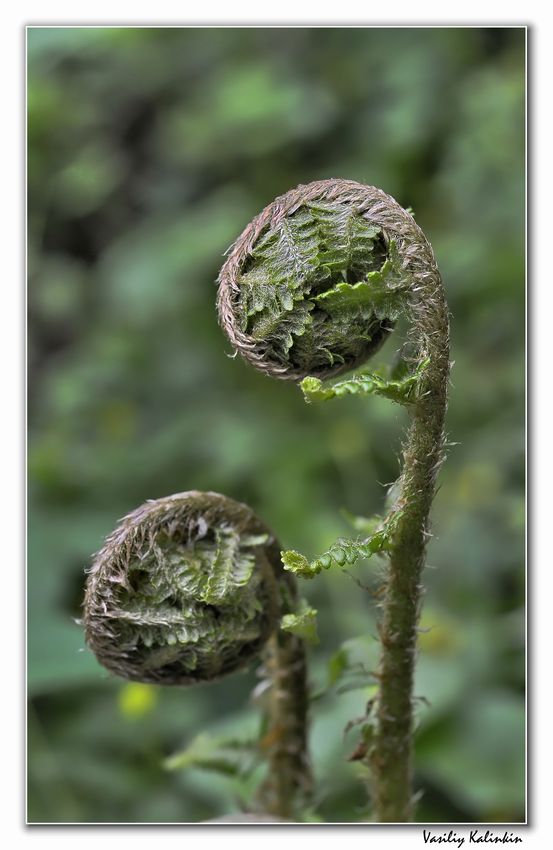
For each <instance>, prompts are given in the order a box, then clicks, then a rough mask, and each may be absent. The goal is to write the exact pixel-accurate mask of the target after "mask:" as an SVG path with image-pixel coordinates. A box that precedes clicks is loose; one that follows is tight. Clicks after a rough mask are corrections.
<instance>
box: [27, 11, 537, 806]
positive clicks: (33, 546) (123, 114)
mask: <svg viewBox="0 0 553 850" xmlns="http://www.w3.org/2000/svg"><path fill="white" fill-rule="evenodd" d="M28 46H29V76H28V108H29V123H28V143H29V151H28V177H29V289H28V300H29V375H30V382H29V420H30V434H29V559H28V588H29V590H28V609H29V632H28V680H29V698H30V708H29V745H28V753H29V819H30V820H31V821H34V822H36V821H46V822H53V821H57V822H70V821H74V822H83V821H86V822H102V821H103V822H105V821H110V822H111V821H113V822H136V821H140V822H149V821H167V822H178V821H197V820H201V819H203V818H209V817H214V816H216V815H218V814H221V813H224V812H225V811H229V810H232V809H233V808H236V806H237V805H239V800H240V798H244V797H246V798H247V795H248V793H249V790H250V788H251V783H252V781H253V780H251V779H248V778H247V777H246V778H244V777H240V776H239V777H237V778H234V779H232V778H224V777H219V776H217V775H215V776H214V775H212V774H209V773H206V772H205V771H202V770H199V769H195V768H191V769H189V770H186V771H184V770H181V771H173V772H168V771H167V770H165V769H164V766H163V762H164V759H165V758H166V757H167V756H170V755H172V754H173V753H175V752H176V751H178V750H180V749H182V748H183V747H184V746H186V745H188V744H190V743H191V742H192V741H193V739H194V738H195V737H196V735H198V733H205V734H206V735H208V736H209V737H217V736H220V735H222V734H230V735H237V736H243V737H244V736H246V737H247V736H251V735H252V734H255V730H256V724H257V717H258V712H257V709H256V708H255V706H253V705H252V704H251V702H249V701H248V695H249V693H250V691H251V688H252V686H253V685H254V683H255V681H256V679H255V671H253V670H252V671H251V672H250V673H249V674H242V675H236V676H234V677H231V678H229V679H228V680H226V681H223V682H220V683H216V684H213V685H209V686H203V687H201V688H197V689H188V690H186V691H183V690H179V689H176V690H173V689H159V688H150V687H149V686H142V685H129V684H125V683H124V682H122V681H116V680H115V679H110V678H108V677H106V676H105V675H104V673H103V671H102V669H101V668H100V667H99V665H98V664H97V662H96V661H95V660H94V658H93V656H92V655H91V654H90V652H88V651H84V652H80V651H79V650H80V649H82V647H83V638H82V631H81V629H80V628H79V627H78V626H77V625H76V624H75V622H74V618H78V617H79V616H80V605H81V602H82V596H83V583H84V573H83V571H84V569H85V567H87V566H88V564H89V563H90V555H91V553H92V552H94V551H96V550H98V549H99V548H100V546H101V543H102V540H103V537H104V536H105V534H107V533H108V532H109V531H110V530H111V529H112V528H113V527H114V525H115V523H116V520H117V519H118V518H119V517H121V516H122V515H124V514H125V513H127V512H128V511H129V510H131V509H132V508H134V507H136V506H137V505H139V504H140V503H142V502H143V501H145V500H146V499H148V498H157V497H160V496H164V495H168V494H170V493H173V492H178V491H182V490H188V489H193V488H196V489H206V490H207V489H212V490H218V491H220V492H223V493H226V494H227V495H229V496H231V497H232V498H235V499H239V500H241V501H246V502H248V503H249V504H250V505H252V507H253V508H254V509H255V510H256V512H257V513H259V515H260V516H261V517H263V519H264V520H265V521H266V522H267V523H268V524H269V525H271V526H272V527H274V528H275V529H277V530H278V533H279V536H280V537H281V540H282V543H283V545H284V546H285V547H286V548H288V547H294V548H298V549H300V550H301V551H305V552H306V553H311V554H312V556H315V555H316V554H318V553H319V552H321V551H323V550H324V549H325V548H326V547H327V546H328V545H330V544H331V543H332V542H333V540H334V539H335V538H336V537H337V536H340V535H342V534H344V533H348V526H347V523H346V520H345V519H344V516H343V513H341V511H342V509H345V510H347V511H349V512H351V513H353V514H370V513H372V512H374V511H379V510H381V508H382V502H383V499H384V496H385V488H384V486H383V485H385V484H386V483H389V482H391V481H393V480H394V478H395V477H396V475H397V469H398V452H399V447H400V441H401V432H402V428H403V427H404V424H405V419H404V415H403V413H402V412H401V410H400V409H399V408H398V407H397V406H396V405H393V404H392V403H391V402H389V401H387V400H385V399H382V398H377V397H375V398H371V399H368V400H362V399H356V398H351V399H343V400H340V401H339V402H332V403H328V404H325V405H320V406H319V405H306V404H305V403H304V401H303V398H302V395H301V392H300V391H299V390H298V389H296V388H294V387H293V386H291V385H288V384H285V383H279V382H276V381H271V380H270V379H268V378H266V377H264V376H262V375H259V374H257V373H255V372H254V371H253V370H252V369H250V368H248V367H247V366H246V365H245V364H244V363H242V362H241V361H240V360H239V359H232V358H229V357H228V356H227V355H228V354H229V353H230V352H229V346H228V344H227V343H226V340H225V339H224V337H223V334H222V332H221V331H220V330H219V328H218V326H217V323H216V316H215V309H214V300H215V285H214V281H215V278H216V275H217V272H218V269H219V267H220V265H221V263H222V260H223V254H224V252H225V250H226V249H227V247H228V246H229V245H230V243H231V242H232V241H233V239H234V238H235V237H236V236H237V235H238V234H239V233H240V231H241V230H242V228H243V227H244V226H245V224H246V223H247V222H248V221H249V219H250V218H251V217H252V216H253V215H254V214H255V213H257V212H258V211H259V210H260V209H261V208H262V207H263V206H264V205H265V204H266V203H268V202H269V201H270V200H272V199H273V197H275V196H276V195H278V194H281V193H282V192H284V191H286V190H288V189H289V188H292V187H293V186H295V185H297V184H298V183H302V182H303V183H305V182H309V181H311V180H315V179H320V178H325V177H331V176H334V177H347V178H350V179H354V180H359V181H362V182H366V183H370V184H373V185H376V186H380V187H381V188H383V189H384V190H385V191H387V192H389V193H390V194H392V195H393V196H394V197H395V198H396V199H397V200H398V201H399V202H400V203H402V204H403V205H404V206H411V207H413V208H414V210H415V213H416V217H417V221H418V222H419V224H420V225H421V226H422V228H423V229H424V230H425V232H426V233H427V235H428V236H429V238H430V240H431V241H432V244H433V246H434V250H435V253H436V256H437V259H438V262H439V265H440V268H441V270H442V273H443V277H444V280H445V284H446V288H447V294H448V299H449V304H450V308H451V312H452V316H453V318H452V359H453V360H454V361H455V366H454V369H453V374H452V387H451V401H450V410H449V415H448V433H449V437H450V440H451V441H452V442H453V443H454V444H455V445H454V446H452V447H451V449H450V451H449V459H448V461H447V464H446V466H445V467H444V469H443V471H442V473H441V476H440V483H441V487H440V490H439V493H438V496H437V499H436V502H435V509H434V512H433V530H434V533H435V535H436V536H435V538H434V539H433V541H432V543H431V545H430V548H429V567H428V569H427V570H426V571H425V577H424V578H425V583H426V587H427V593H426V599H425V611H424V615H423V626H424V627H425V628H428V629H429V631H426V632H424V633H423V634H422V635H421V641H420V658H419V664H418V674H417V684H416V692H417V695H419V696H421V697H424V698H425V700H428V703H429V704H428V705H427V703H426V702H425V701H422V700H421V702H420V710H419V712H418V718H419V731H418V736H417V761H416V764H417V775H416V784H417V788H419V789H421V790H422V791H423V796H422V799H421V801H420V804H419V808H418V817H419V819H420V820H421V821H427V822H428V821H438V822H439V821H441V822H451V821H456V822H506V821H507V822H513V821H515V822H516V821H521V820H523V819H524V798H525V789H524V475H525V466H524V309H525V301H524V250H525V246H524V49H525V33H524V30H523V29H520V28H519V29H517V28H514V29H513V28H511V29H509V28H505V29H501V28H490V29H484V28H477V29H470V28H436V29H424V28H421V29H418V28H406V29H377V28H375V29H372V28H366V29H347V28H345V29H333V28H329V29H325V28H298V29H270V28H268V29H263V28H247V29H240V28H237V29H217V28H215V29H186V28H174V29H171V28H167V29H163V28H162V29H149V28H143V29H140V28H139V29H133V28H121V29H117V28H67V29H65V28H59V29H58V28H32V29H30V30H29V31H28ZM393 351H394V342H392V341H391V340H390V341H389V342H388V343H387V344H386V347H385V349H384V350H383V355H382V356H383V357H384V356H385V354H384V352H388V355H386V356H389V354H390V352H391V353H392V354H393ZM379 358H380V355H378V356H377V360H378V359H379ZM373 570H374V567H373V566H372V565H370V564H367V565H365V566H357V567H355V568H354V569H353V570H352V571H351V572H352V575H354V576H355V578H358V579H360V580H361V581H362V582H363V583H369V584H370V582H371V575H373V572H372V571H373ZM304 592H305V594H306V595H307V596H308V598H309V601H310V603H312V604H313V605H314V606H315V607H316V608H317V609H318V610H319V633H320V637H321V643H320V644H319V645H318V646H317V647H315V648H313V649H311V650H310V656H311V660H312V672H311V678H312V683H313V689H314V691H320V690H321V689H324V686H325V685H326V684H327V682H328V681H329V677H330V680H332V679H333V678H334V679H335V680H337V681H336V683H335V684H334V685H333V686H332V687H331V688H330V690H327V692H326V693H325V694H323V695H322V696H320V698H319V699H317V700H316V701H314V703H313V709H312V718H313V727H312V746H313V751H314V754H315V756H314V761H315V774H316V777H317V797H316V800H315V803H314V809H313V813H312V815H311V816H312V817H313V818H319V819H322V820H326V821H345V822H349V821H356V820H360V819H363V818H365V817H366V816H367V814H366V800H365V792H364V789H363V787H362V785H361V784H360V783H359V781H358V777H359V769H358V765H357V764H356V762H348V761H347V760H346V759H347V757H348V755H349V754H350V753H351V751H352V750H353V749H354V748H355V746H356V744H357V742H358V737H356V730H355V727H354V728H353V729H351V730H350V731H348V733H347V735H346V736H345V737H343V735H342V731H343V728H344V726H345V724H346V723H347V721H348V720H350V719H351V718H353V717H355V716H359V715H362V714H363V712H364V709H365V704H366V702H367V699H368V698H369V696H370V691H369V690H367V689H365V690H346V691H345V692H343V693H337V691H338V690H340V686H341V685H343V684H344V682H346V684H348V683H350V684H354V683H355V682H356V681H357V680H356V678H355V670H356V669H361V667H364V668H366V669H369V670H370V669H371V668H372V667H373V665H374V658H375V653H376V651H377V644H376V642H375V639H374V635H375V607H374V600H372V599H371V597H370V595H369V594H367V593H365V592H363V590H362V589H360V588H359V586H358V585H357V584H356V583H355V581H353V580H352V579H351V577H348V576H347V575H342V574H341V573H340V571H336V572H330V573H325V574H323V575H322V576H320V577H319V578H318V579H317V580H316V581H314V582H311V583H309V585H305V586H304ZM329 661H330V663H329ZM346 667H347V668H348V669H349V670H350V672H348V673H347V675H346V676H345V677H344V676H343V675H342V674H343V673H344V671H345V670H346ZM340 676H342V677H341V678H340ZM364 681H365V680H364ZM201 740H202V741H205V739H201Z"/></svg>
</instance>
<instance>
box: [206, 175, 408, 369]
mask: <svg viewBox="0 0 553 850" xmlns="http://www.w3.org/2000/svg"><path fill="white" fill-rule="evenodd" d="M339 182H342V183H343V182H344V181H323V182H322V183H321V184H311V185H310V186H309V187H299V189H298V190H294V191H293V192H289V193H288V194H287V195H284V196H283V197H282V198H277V200H276V201H274V202H273V203H272V204H270V205H269V206H268V207H267V208H266V209H265V210H264V211H263V212H262V213H261V215H259V216H258V217H257V218H256V219H255V220H254V221H253V222H252V223H251V225H249V226H248V227H247V228H246V230H245V231H244V233H243V234H242V236H240V237H239V239H238V240H237V241H236V243H235V244H234V246H233V247H232V249H231V252H230V256H229V258H228V260H227V262H226V263H225V265H224V266H223V268H222V270H221V274H220V277H219V284H220V286H219V300H218V307H219V317H220V321H221V324H222V325H223V327H224V328H225V330H226V331H227V333H228V335H229V337H230V339H231V341H232V343H233V345H234V346H235V347H236V349H237V350H238V351H240V352H241V353H242V354H243V356H244V357H245V358H246V359H247V360H249V361H250V362H251V363H253V365H254V366H256V367H257V368H259V369H261V370H262V371H265V372H267V373H268V374H271V375H274V376H276V377H281V378H286V379H291V380H300V379H301V378H302V377H305V376H306V375H310V374H312V375H315V376H322V377H328V376H330V375H333V374H337V373H339V372H342V371H344V370H346V369H351V368H353V367H354V366H356V365H357V364H359V363H362V362H363V361H364V360H366V359H367V358H368V357H370V356H371V355H372V354H374V353H375V352H376V351H377V350H378V349H379V348H380V346H381V345H382V344H383V342H384V341H385V339H386V337H387V336H388V334H389V333H390V331H391V330H392V328H393V325H394V321H395V319H396V318H397V316H398V315H399V313H400V312H401V310H402V309H403V308H404V306H405V303H406V297H407V292H408V286H407V284H406V273H405V269H404V267H403V264H402V262H400V259H399V254H398V251H397V247H396V245H395V243H394V241H393V240H390V239H389V237H388V235H387V234H386V233H385V231H384V229H383V228H382V227H381V226H379V225H377V224H375V223H374V222H371V221H369V220H368V218H367V216H366V210H365V206H366V204H365V199H364V197H363V196H362V195H358V194H356V192H354V191H351V192H349V194H348V193H347V192H346V193H342V195H341V196H339V197H338V196H337V195H338V193H335V192H333V189H334V188H335V187H334V185H333V184H334V183H339ZM353 185H354V186H355V185H357V184H353ZM300 190H306V191H305V192H301V191H300ZM335 195H336V196H335Z"/></svg>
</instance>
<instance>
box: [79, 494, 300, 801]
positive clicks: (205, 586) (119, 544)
mask: <svg viewBox="0 0 553 850" xmlns="http://www.w3.org/2000/svg"><path fill="white" fill-rule="evenodd" d="M279 551H280V547H279V544H278V541H277V540H276V539H275V537H274V535H273V534H272V532H271V531H270V529H269V528H268V527H267V526H266V525H265V524H264V523H262V522H261V520H259V519H258V518H257V517H256V515H255V514H254V513H253V511H251V510H250V508H249V507H248V506H247V505H244V504H241V503H239V502H235V501H233V500H232V499H229V498H227V497H226V496H222V495H220V494H218V493H212V492H207V493H202V492H198V491H189V492H185V493H178V494H176V495H173V496H168V497H166V498H162V499H157V500H154V501H149V502H146V504H144V505H142V506H141V507H139V508H138V509H137V510H135V511H133V512H132V513H130V514H129V515H128V516H126V517H125V518H124V519H123V520H122V521H121V523H120V525H119V526H118V527H117V528H116V529H115V531H114V532H113V533H112V534H110V535H109V537H108V538H107V539H106V542H105V544H104V547H103V548H102V549H101V551H100V552H99V553H98V554H97V555H96V557H95V559H94V562H93V564H92V567H91V569H90V572H89V575H88V580H87V587H86V594H85V601H84V626H85V634H86V640H87V643H88V645H89V646H90V648H91V649H92V650H93V652H94V653H95V655H96V657H97V659H98V661H99V662H100V663H101V664H103V666H104V667H106V668H107V669H108V670H110V671H111V672H112V673H115V674H116V675H118V676H122V677H123V678H125V679H130V680H132V681H139V682H146V683H151V684H159V685H192V684H197V683H201V682H209V681H213V680H215V679H219V678H221V677H223V676H226V675H228V674H230V673H232V672H234V671H236V670H240V669H242V668H244V667H246V666H248V665H249V664H251V663H252V662H254V661H258V659H259V658H260V657H261V658H262V659H263V661H264V665H265V667H266V669H267V671H268V675H269V678H270V685H271V687H270V692H269V701H268V708H267V713H268V720H269V733H270V732H271V729H277V730H278V734H276V733H275V734H274V735H272V739H271V740H272V743H271V746H269V747H266V748H265V752H264V754H265V755H266V757H267V760H268V762H269V772H268V778H267V780H266V782H265V783H264V785H263V788H262V793H261V797H260V801H259V802H260V804H261V805H262V807H263V809H264V811H266V812H268V813H270V814H274V815H278V816H280V817H290V816H292V815H293V814H294V813H295V811H296V808H297V805H298V802H299V801H300V800H301V799H302V797H305V794H306V792H307V791H308V788H309V784H310V773H309V763H308V757H307V721H306V715H307V686H306V667H305V648H304V642H303V640H302V639H301V638H300V637H298V636H296V635H295V634H293V633H291V632H290V631H285V630H281V629H280V623H281V619H283V618H284V617H290V616H292V617H293V615H294V612H295V610H296V607H297V596H296V587H295V581H294V579H293V577H292V576H291V575H289V574H287V573H285V572H284V570H283V569H282V565H281V563H280V557H279Z"/></svg>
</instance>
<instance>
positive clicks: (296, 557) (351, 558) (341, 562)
mask: <svg viewBox="0 0 553 850" xmlns="http://www.w3.org/2000/svg"><path fill="white" fill-rule="evenodd" d="M400 515H401V514H400V512H399V511H397V512H395V513H392V514H391V515H390V516H389V517H388V518H387V519H386V520H385V521H384V523H383V524H382V520H381V519H380V518H377V517H375V522H378V521H379V522H380V527H379V528H377V530H376V531H374V532H373V533H372V534H370V535H369V536H368V537H364V538H358V539H357V540H351V539H349V538H347V537H340V538H338V540H337V541H336V542H335V543H333V544H332V546H330V548H329V549H327V550H326V552H323V553H322V555H319V557H318V558H315V560H313V561H309V560H308V559H307V558H306V557H305V556H304V555H301V554H300V553H299V552H296V551H295V550H293V549H290V550H288V551H285V552H281V553H280V557H281V559H282V563H283V565H284V569H285V570H289V572H291V573H294V574H295V575H297V576H298V577H299V578H315V576H316V575H318V574H319V573H320V572H322V571H323V570H328V569H330V568H331V567H344V566H345V565H346V564H349V565H352V564H355V563H356V562H357V561H359V560H361V559H363V558H365V559H366V558H370V557H371V556H372V555H376V554H377V553H379V552H386V551H389V550H390V548H391V541H392V536H393V533H394V529H395V527H396V526H397V522H398V520H399V518H400Z"/></svg>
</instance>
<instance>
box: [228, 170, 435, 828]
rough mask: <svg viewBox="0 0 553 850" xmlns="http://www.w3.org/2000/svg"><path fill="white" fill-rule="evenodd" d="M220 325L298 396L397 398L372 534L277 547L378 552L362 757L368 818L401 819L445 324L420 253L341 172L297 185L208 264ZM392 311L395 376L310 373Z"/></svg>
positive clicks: (316, 565) (416, 241)
mask: <svg viewBox="0 0 553 850" xmlns="http://www.w3.org/2000/svg"><path fill="white" fill-rule="evenodd" d="M218 311H219V318H220V323H221V325H222V326H223V328H224V329H225V331H226V332H227V334H228V337H229V339H230V341H231V343H232V344H233V346H234V348H235V349H236V350H237V351H239V352H240V354H242V355H243V357H244V358H245V359H246V360H247V361H248V362H249V363H251V364H252V365H253V366H254V367H255V368H257V369H259V370H261V371H263V372H265V373H266V374H268V375H271V376H273V377H276V378H281V379H285V380H292V381H301V387H302V390H303V391H304V394H305V396H306V399H307V400H308V401H317V400H324V399H328V398H333V397H339V396H341V395H344V394H347V393H353V394H366V393H378V394H380V395H384V396H385V397H388V398H390V399H391V400H393V401H395V402H398V403H400V404H403V405H405V406H406V408H407V409H408V411H409V414H410V420H411V421H410V426H409V429H408V431H407V435H406V439H405V442H404V446H403V465H402V469H401V473H400V477H399V480H398V482H397V483H396V485H394V487H393V489H392V490H391V495H392V497H393V498H392V500H391V502H392V504H391V507H390V510H389V511H388V513H387V515H386V516H385V517H384V518H376V519H375V521H374V523H373V529H372V533H370V534H367V535H366V536H365V537H364V538H362V539H358V540H340V541H338V542H337V543H336V544H335V546H333V547H331V548H330V549H329V550H328V551H327V552H325V553H323V554H322V555H321V556H319V558H317V559H316V560H315V561H312V562H309V561H308V559H307V558H305V557H304V556H303V555H301V554H299V553H297V552H293V551H289V552H284V553H282V558H283V562H284V565H285V567H286V569H287V570H289V571H291V572H296V573H297V574H298V575H301V576H304V577H307V578H309V577H311V576H313V575H316V574H317V573H318V572H320V571H321V570H322V569H326V568H329V567H331V566H332V565H334V564H338V565H343V564H344V563H346V562H348V563H352V562H353V561H355V560H356V559H357V558H359V557H368V556H370V555H372V554H375V553H382V554H385V555H386V557H387V570H386V578H385V587H384V589H383V596H382V600H383V601H382V614H381V617H380V623H379V634H380V641H381V658H380V666H379V670H378V672H377V674H376V675H377V680H378V684H379V688H378V697H377V706H376V718H377V719H376V728H375V729H374V732H373V733H371V735H370V736H367V747H366V754H365V761H366V763H367V765H368V766H370V769H371V777H372V779H371V795H372V798H373V804H374V808H375V817H376V819H377V820H379V821H380V822H407V821H409V820H410V819H411V818H412V814H413V789H412V738H413V675H414V667H415V655H416V642H417V624H418V620H419V614H420V605H421V593H422V588H421V573H422V569H423V566H424V562H425V549H426V544H427V540H428V537H429V528H428V517H429V512H430V507H431V503H432V499H433V496H434V491H435V481H436V474H437V472H438V469H439V467H440V465H441V463H442V461H443V458H444V418H445V412H446V405H447V384H448V375H449V366H450V364H449V319H448V310H447V305H446V301H445V296H444V290H443V285H442V281H441V277H440V273H439V271H438V268H437V265H436V262H435V259H434V255H433V252H432V248H431V246H430V244H429V243H428V241H427V239H426V238H425V236H424V234H423V232H422V231H421V229H420V228H419V227H418V225H417V224H416V223H415V221H414V219H413V217H412V215H410V213H409V212H407V211H406V210H404V209H403V208H402V207H401V206H399V204H397V203H396V201H395V200H394V199H393V198H391V197H390V196H389V195H387V194H385V193H384V192H383V191H381V190H380V189H377V188H374V187H372V186H365V185H362V184H359V183H356V182H354V181H351V180H341V179H331V180H322V181H319V182H315V183H310V184H308V185H305V186H298V187H297V188H296V189H294V190H292V191H290V192H288V193H287V194H285V195H283V196H281V197H279V198H277V199H276V200H275V201H273V202H272V203H271V204H269V206H268V207H266V209H264V210H263V211H262V212H261V213H260V214H259V215H258V216H257V217H256V218H255V219H254V220H253V221H252V222H251V223H250V224H249V225H248V226H247V227H246V229H245V230H244V232H243V233H242V235H241V236H239V238H238V239H237V240H236V242H235V243H234V245H233V246H232V248H231V249H230V252H229V256H228V258H227V260H226V262H225V264H224V266H223V268H222V270H221V272H220V276H219V292H218ZM400 314H404V315H406V316H407V318H408V320H409V339H408V343H407V344H406V345H405V346H404V350H405V351H407V352H408V356H407V357H405V358H404V361H403V363H402V364H401V369H400V370H399V371H398V372H397V374H392V375H390V376H387V377H385V376H382V375H378V374H370V373H365V374H363V375H355V376H353V377H351V378H349V379H346V380H342V381H339V382H338V383H334V384H330V385H328V384H325V383H323V381H324V380H326V379H328V378H330V377H333V376H336V375H338V374H339V373H341V372H344V371H347V370H351V369H354V368H356V367H358V366H360V365H361V364H362V363H363V362H364V361H365V360H366V359H367V358H369V357H370V356H372V355H373V354H375V352H377V351H378V349H379V348H380V347H381V345H382V344H383V343H384V341H385V340H386V338H387V337H388V336H389V335H390V333H391V332H392V330H393V327H394V323H395V320H396V319H397V318H398V316H399V315H400Z"/></svg>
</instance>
